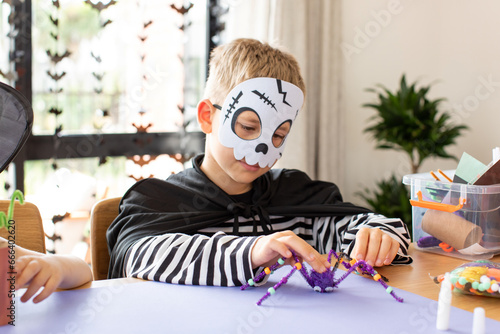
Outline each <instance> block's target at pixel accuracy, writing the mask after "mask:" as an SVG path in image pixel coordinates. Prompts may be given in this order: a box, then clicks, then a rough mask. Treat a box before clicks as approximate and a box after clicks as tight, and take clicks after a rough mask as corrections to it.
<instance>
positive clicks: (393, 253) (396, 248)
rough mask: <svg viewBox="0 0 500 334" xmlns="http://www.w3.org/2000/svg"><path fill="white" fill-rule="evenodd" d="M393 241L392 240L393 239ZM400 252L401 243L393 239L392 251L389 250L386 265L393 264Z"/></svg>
mask: <svg viewBox="0 0 500 334" xmlns="http://www.w3.org/2000/svg"><path fill="white" fill-rule="evenodd" d="M391 239H392V238H391ZM398 251H399V242H397V241H396V240H394V239H393V241H392V244H391V249H390V250H389V253H388V254H387V256H386V258H385V260H384V264H385V265H386V266H387V265H389V264H391V263H392V261H393V260H394V258H395V257H396V255H397V254H398Z"/></svg>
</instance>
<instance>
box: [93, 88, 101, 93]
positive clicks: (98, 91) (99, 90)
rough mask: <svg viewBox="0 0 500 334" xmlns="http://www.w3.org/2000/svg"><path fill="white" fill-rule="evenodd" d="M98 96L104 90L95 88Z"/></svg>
mask: <svg viewBox="0 0 500 334" xmlns="http://www.w3.org/2000/svg"><path fill="white" fill-rule="evenodd" d="M94 92H95V93H96V94H102V88H94Z"/></svg>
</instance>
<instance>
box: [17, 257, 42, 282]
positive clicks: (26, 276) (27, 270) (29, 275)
mask: <svg viewBox="0 0 500 334" xmlns="http://www.w3.org/2000/svg"><path fill="white" fill-rule="evenodd" d="M41 269H42V267H41V265H40V263H39V262H38V261H37V260H36V259H35V260H33V259H29V260H28V261H26V263H24V264H23V265H22V268H19V267H17V266H16V270H17V271H18V272H20V273H21V274H20V275H19V276H18V277H17V278H16V289H20V288H22V287H24V286H25V285H26V284H28V283H29V282H30V281H31V280H32V279H33V277H35V276H36V275H37V274H38V273H39V272H40V270H41ZM21 270H22V271H21Z"/></svg>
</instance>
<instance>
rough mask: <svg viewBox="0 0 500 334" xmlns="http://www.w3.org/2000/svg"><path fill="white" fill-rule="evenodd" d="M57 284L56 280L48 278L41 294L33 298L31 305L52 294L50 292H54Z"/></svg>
mask: <svg viewBox="0 0 500 334" xmlns="http://www.w3.org/2000/svg"><path fill="white" fill-rule="evenodd" d="M58 285H59V282H58V280H57V279H56V278H50V279H49V280H48V281H47V282H46V283H45V284H44V288H43V290H42V292H40V293H39V294H38V295H37V296H36V297H35V298H33V303H39V302H41V301H42V300H44V299H45V298H47V297H48V296H50V295H51V294H52V292H54V291H56V289H57V286H58Z"/></svg>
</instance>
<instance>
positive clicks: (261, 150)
mask: <svg viewBox="0 0 500 334" xmlns="http://www.w3.org/2000/svg"><path fill="white" fill-rule="evenodd" d="M267 150H268V147H267V145H266V144H259V145H257V147H256V148H255V152H257V153H263V154H267Z"/></svg>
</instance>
